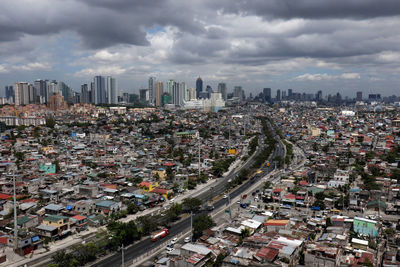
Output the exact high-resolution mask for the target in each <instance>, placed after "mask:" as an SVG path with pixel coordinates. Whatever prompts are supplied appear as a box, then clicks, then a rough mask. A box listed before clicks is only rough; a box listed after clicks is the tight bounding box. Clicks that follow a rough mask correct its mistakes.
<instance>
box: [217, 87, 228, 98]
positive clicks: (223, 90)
mask: <svg viewBox="0 0 400 267" xmlns="http://www.w3.org/2000/svg"><path fill="white" fill-rule="evenodd" d="M218 92H219V93H221V95H222V99H223V100H224V101H226V99H227V98H226V83H219V84H218Z"/></svg>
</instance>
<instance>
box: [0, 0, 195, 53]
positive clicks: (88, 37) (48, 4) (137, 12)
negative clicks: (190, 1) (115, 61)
mask: <svg viewBox="0 0 400 267" xmlns="http://www.w3.org/2000/svg"><path fill="white" fill-rule="evenodd" d="M27 3H28V2H27ZM190 8H191V6H190V5H189V6H188V5H185V4H184V3H182V5H178V4H177V2H176V1H161V0H150V1H130V0H124V1H123V0H113V1H106V0H100V1H94V0H92V1H90V0H89V1H86V0H85V1H73V0H70V1H59V0H54V1H50V0H45V1H38V2H37V5H36V6H35V7H34V8H32V9H30V8H29V7H28V6H24V5H23V2H21V4H20V5H19V6H15V5H14V4H13V3H12V0H4V1H2V2H0V15H1V16H0V42H4V41H14V40H18V39H19V38H21V36H24V35H25V34H28V35H46V34H54V33H60V32H63V31H72V32H75V33H77V34H78V35H79V36H80V37H81V38H82V40H83V43H84V44H85V45H86V46H88V47H89V48H95V49H97V48H104V47H110V46H113V45H117V44H131V45H139V46H142V45H148V44H149V42H148V40H147V39H146V34H147V32H146V30H147V29H150V28H152V27H155V26H161V27H165V26H169V25H172V26H176V27H178V28H179V29H181V30H182V31H189V32H193V33H196V32H197V33H200V32H202V31H203V28H202V26H201V25H199V24H198V23H196V22H194V18H195V17H194V16H192V15H193V14H192V11H191V10H190Z"/></svg>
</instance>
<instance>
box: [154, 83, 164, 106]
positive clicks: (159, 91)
mask: <svg viewBox="0 0 400 267" xmlns="http://www.w3.org/2000/svg"><path fill="white" fill-rule="evenodd" d="M163 94H164V84H163V82H157V83H156V92H155V104H156V106H157V107H160V106H161V105H162V96H163Z"/></svg>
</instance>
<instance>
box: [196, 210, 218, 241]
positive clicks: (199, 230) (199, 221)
mask: <svg viewBox="0 0 400 267" xmlns="http://www.w3.org/2000/svg"><path fill="white" fill-rule="evenodd" d="M214 225H215V223H214V221H213V219H212V218H211V216H209V215H206V214H200V215H197V216H196V217H195V218H194V220H193V237H194V238H196V239H197V238H199V237H200V236H202V234H203V231H204V230H207V229H209V228H211V227H212V226H214Z"/></svg>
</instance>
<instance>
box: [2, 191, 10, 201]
mask: <svg viewBox="0 0 400 267" xmlns="http://www.w3.org/2000/svg"><path fill="white" fill-rule="evenodd" d="M10 198H12V196H11V195H7V194H2V193H0V199H2V200H8V199H10Z"/></svg>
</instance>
